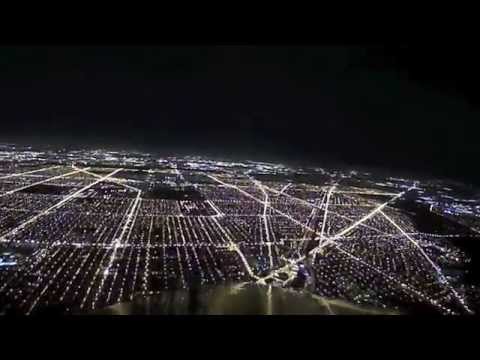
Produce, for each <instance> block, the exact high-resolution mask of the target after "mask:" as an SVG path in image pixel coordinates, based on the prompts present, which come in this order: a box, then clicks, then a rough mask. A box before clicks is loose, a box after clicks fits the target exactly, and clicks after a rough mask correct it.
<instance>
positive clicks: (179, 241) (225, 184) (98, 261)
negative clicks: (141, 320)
mask: <svg viewBox="0 0 480 360" xmlns="http://www.w3.org/2000/svg"><path fill="white" fill-rule="evenodd" d="M122 165H124V164H121V165H119V166H118V167H113V166H108V167H98V166H96V167H89V166H88V165H87V166H85V165H79V164H76V165H73V164H69V165H67V163H64V164H61V165H48V164H45V165H42V166H38V165H37V166H33V165H32V166H21V167H15V168H14V169H13V168H7V167H6V165H4V166H3V168H2V169H1V170H0V241H1V242H0V244H2V245H3V246H4V248H5V249H8V251H10V252H14V253H16V252H18V253H23V254H24V255H22V256H18V257H15V258H12V260H11V261H10V262H8V261H7V260H4V261H3V262H2V263H0V265H2V266H1V267H0V305H2V306H14V307H16V308H17V309H18V310H19V311H20V312H22V313H26V314H30V313H34V312H35V311H36V310H38V309H41V308H42V307H45V306H47V305H53V304H58V303H62V304H65V305H66V306H67V308H68V309H69V310H71V311H74V312H78V311H88V310H91V309H96V308H101V307H105V306H107V305H110V304H113V303H116V302H120V301H126V300H129V299H132V298H133V297H134V296H135V295H137V294H143V295H151V294H157V293H159V292H161V291H163V290H165V289H175V288H186V287H188V286H189V285H191V284H192V282H194V281H199V282H200V283H201V284H218V283H222V282H231V281H233V282H248V281H251V282H257V283H259V284H267V283H270V284H271V283H273V285H276V286H285V287H291V286H294V284H295V283H298V282H299V271H300V268H302V267H303V266H304V265H306V266H307V267H308V268H309V269H312V271H311V274H310V276H308V277H307V279H308V280H307V281H306V283H305V284H302V285H301V287H307V288H308V289H310V290H311V291H313V292H314V293H316V294H317V295H320V296H324V297H327V298H342V299H346V300H348V301H350V302H354V303H356V304H363V305H368V306H375V307H388V308H396V309H400V310H405V309H406V310H407V311H408V309H409V307H410V306H413V305H416V304H423V305H425V306H428V307H429V308H431V309H434V310H436V311H438V312H440V313H443V314H463V313H469V312H472V310H471V307H470V305H469V302H468V300H467V299H466V297H465V289H464V286H463V284H462V279H461V275H448V276H447V275H445V274H444V268H445V267H446V266H460V265H462V264H464V263H466V262H468V261H469V259H468V257H467V256H466V255H465V254H464V253H463V252H462V251H460V250H459V249H458V248H456V247H455V246H453V245H451V244H450V243H449V242H447V241H445V240H446V239H448V238H449V237H450V238H452V237H455V236H458V235H455V234H440V235H439V234H429V233H422V232H419V231H417V230H416V228H415V226H414V224H413V223H412V221H411V220H410V218H409V217H408V216H407V215H406V214H405V213H404V212H402V211H401V210H399V209H397V208H395V207H393V205H395V203H396V202H397V201H399V200H400V199H402V198H403V197H405V196H407V195H409V194H411V193H415V192H416V191H417V190H418V189H419V188H420V187H421V184H417V183H414V182H412V181H410V182H408V184H407V185H405V186H402V187H397V188H392V189H390V190H389V191H387V190H385V189H383V190H379V189H378V188H373V187H372V188H366V187H356V186H351V185H343V184H342V179H338V177H333V176H332V177H328V176H324V177H325V181H324V183H323V185H308V184H305V183H301V182H298V183H292V182H290V181H287V180H281V179H279V180H271V179H267V180H262V176H256V174H255V172H252V171H241V168H240V170H239V169H238V166H237V167H236V168H234V169H229V168H228V166H226V167H224V168H222V169H214V170H211V171H203V170H202V169H200V170H197V169H196V168H197V166H196V163H195V161H190V162H188V163H185V162H184V163H183V169H180V166H178V167H177V163H175V162H174V161H170V162H168V163H166V164H159V165H158V167H157V168H156V169H155V168H152V169H151V170H138V169H137V170H136V169H134V168H132V167H129V166H125V167H124V168H122ZM127 165H128V164H127ZM198 167H201V166H200V165H198ZM248 169H251V167H250V168H248ZM12 170H15V171H12ZM9 171H11V172H9ZM159 188H161V189H162V190H161V191H160V192H159V191H158V189H159ZM165 189H167V190H168V191H166V190H165ZM185 194H187V195H185Z"/></svg>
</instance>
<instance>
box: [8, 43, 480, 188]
mask: <svg viewBox="0 0 480 360" xmlns="http://www.w3.org/2000/svg"><path fill="white" fill-rule="evenodd" d="M477 63H478V56H477V57H476V58H475V56H473V55H472V54H471V53H469V51H468V50H466V49H465V48H460V47H459V46H453V47H448V46H442V47H436V46H418V45H416V46H406V45H404V46H388V47H382V46H309V47H306V46H289V47H286V46H189V47H186V46H157V47H145V46H132V47H120V46H116V47H106V46H103V47H98V46H97V47H85V46H83V47H65V46H55V47H53V46H52V47H40V46H38V47H32V46H28V47H27V46H22V47H1V48H0V85H1V86H0V99H1V106H0V119H1V126H2V129H1V135H0V140H3V141H23V142H33V143H37V144H41V143H48V144H59V145H75V146H81V145H85V146H88V147H98V146H103V147H117V148H126V149H129V148H132V149H145V150H148V151H156V152H158V153H160V154H161V153H167V152H168V153H171V152H178V153H189V154H192V155H195V154H209V155H217V156H234V157H237V158H242V157H243V158H256V159H258V160H261V159H265V160H286V161H299V162H304V163H312V164H322V163H324V162H339V163H347V164H358V165H366V166H375V167H382V168H386V169H398V170H400V169H402V170H403V169H405V170H409V171H412V172H419V171H422V172H426V173H431V174H435V175H439V176H449V177H454V178H458V179H462V180H466V181H468V182H474V183H475V182H478V178H477V176H476V172H477V171H476V167H477V166H478V161H477V159H478V158H479V155H480V150H479V148H478V146H477V143H478V141H477V138H478V136H479V134H480V125H479V106H480V95H478V94H477V91H476V89H475V85H476V84H478V80H479V76H478V70H477V65H476V64H477Z"/></svg>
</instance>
